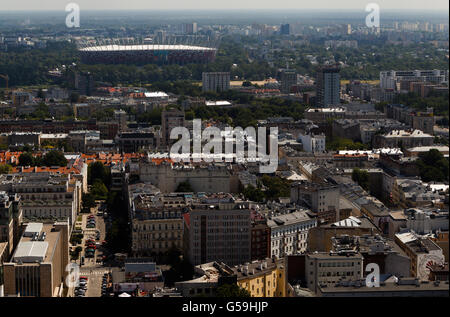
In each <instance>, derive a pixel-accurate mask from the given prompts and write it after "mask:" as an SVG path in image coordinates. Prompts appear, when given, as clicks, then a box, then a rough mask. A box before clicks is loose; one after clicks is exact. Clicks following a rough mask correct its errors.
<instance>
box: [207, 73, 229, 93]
mask: <svg viewBox="0 0 450 317" xmlns="http://www.w3.org/2000/svg"><path fill="white" fill-rule="evenodd" d="M229 89H230V73H229V72H213V73H206V72H204V73H202V91H203V92H207V91H213V92H221V91H226V90H229Z"/></svg>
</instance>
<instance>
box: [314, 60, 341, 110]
mask: <svg viewBox="0 0 450 317" xmlns="http://www.w3.org/2000/svg"><path fill="white" fill-rule="evenodd" d="M339 71H340V69H339V66H338V65H331V66H330V65H326V66H322V67H320V68H319V70H318V71H317V79H316V91H317V96H316V103H317V106H318V107H328V106H332V105H339V104H340V103H341V100H340V90H341V83H340V76H339Z"/></svg>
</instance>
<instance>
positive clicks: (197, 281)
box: [175, 258, 287, 297]
mask: <svg viewBox="0 0 450 317" xmlns="http://www.w3.org/2000/svg"><path fill="white" fill-rule="evenodd" d="M194 271H195V275H196V277H195V278H194V279H192V280H189V281H183V282H177V283H175V286H176V288H177V290H178V291H179V292H180V293H181V294H182V295H183V297H196V296H203V297H213V296H216V289H217V287H219V286H222V285H224V284H237V285H238V286H239V287H240V288H243V289H245V290H247V291H248V292H249V293H250V296H251V297H286V290H287V283H286V268H285V265H284V261H283V260H274V259H269V258H267V259H264V260H260V261H252V262H245V263H241V264H238V265H235V266H228V265H226V264H225V263H220V262H209V263H204V264H200V265H197V266H195V268H194Z"/></svg>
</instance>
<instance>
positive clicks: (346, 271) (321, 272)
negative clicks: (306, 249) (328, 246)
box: [305, 252, 363, 293]
mask: <svg viewBox="0 0 450 317" xmlns="http://www.w3.org/2000/svg"><path fill="white" fill-rule="evenodd" d="M362 277H363V256H362V255H361V254H360V253H355V252H337V253H335V252H330V253H318V252H317V253H312V254H307V255H306V259H305V278H306V283H307V287H308V288H309V289H310V290H312V291H313V292H315V293H317V292H318V291H319V288H320V287H328V286H333V285H336V284H337V283H338V282H339V281H341V280H346V281H355V280H360V279H361V278H362Z"/></svg>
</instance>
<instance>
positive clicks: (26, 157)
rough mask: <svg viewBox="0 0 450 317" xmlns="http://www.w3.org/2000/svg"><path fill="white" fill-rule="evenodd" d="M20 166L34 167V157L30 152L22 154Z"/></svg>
mask: <svg viewBox="0 0 450 317" xmlns="http://www.w3.org/2000/svg"><path fill="white" fill-rule="evenodd" d="M19 165H20V166H33V165H34V157H33V155H32V154H31V153H30V152H25V153H22V154H20V156H19Z"/></svg>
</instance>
